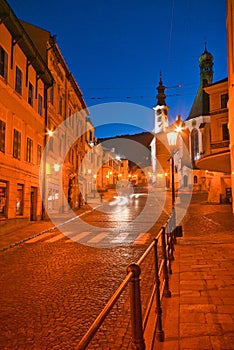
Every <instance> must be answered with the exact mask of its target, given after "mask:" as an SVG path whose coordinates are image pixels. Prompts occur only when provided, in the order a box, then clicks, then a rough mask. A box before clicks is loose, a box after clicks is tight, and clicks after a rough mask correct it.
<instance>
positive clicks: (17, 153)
mask: <svg viewBox="0 0 234 350" xmlns="http://www.w3.org/2000/svg"><path fill="white" fill-rule="evenodd" d="M13 157H14V158H16V159H19V160H20V157H21V132H20V131H19V130H17V129H14V134H13Z"/></svg>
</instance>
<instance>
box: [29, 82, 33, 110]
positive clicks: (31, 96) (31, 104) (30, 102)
mask: <svg viewBox="0 0 234 350" xmlns="http://www.w3.org/2000/svg"><path fill="white" fill-rule="evenodd" d="M33 102H34V86H33V84H32V83H31V82H30V81H29V82H28V103H29V104H30V106H32V107H33Z"/></svg>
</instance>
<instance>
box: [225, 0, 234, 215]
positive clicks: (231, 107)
mask: <svg viewBox="0 0 234 350" xmlns="http://www.w3.org/2000/svg"><path fill="white" fill-rule="evenodd" d="M226 6H227V21H226V25H227V57H228V60H227V61H228V95H229V99H228V118H229V120H228V127H229V134H230V146H229V147H230V152H231V183H232V210H233V212H234V200H233V193H234V4H233V0H227V1H226Z"/></svg>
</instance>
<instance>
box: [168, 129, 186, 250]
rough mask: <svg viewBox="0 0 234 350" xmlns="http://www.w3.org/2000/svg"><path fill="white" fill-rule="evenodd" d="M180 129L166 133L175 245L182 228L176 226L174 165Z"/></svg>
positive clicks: (180, 235)
mask: <svg viewBox="0 0 234 350" xmlns="http://www.w3.org/2000/svg"><path fill="white" fill-rule="evenodd" d="M181 130H182V129H181V127H178V126H177V127H176V128H175V129H174V130H172V131H169V132H167V140H168V144H169V147H170V151H171V192H172V195H171V201H172V217H171V218H172V231H173V235H174V242H175V243H176V237H182V235H183V233H182V226H177V224H176V211H175V165H174V155H175V152H176V142H177V136H178V133H179V132H180V131H181Z"/></svg>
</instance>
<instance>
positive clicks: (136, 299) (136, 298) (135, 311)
mask: <svg viewBox="0 0 234 350" xmlns="http://www.w3.org/2000/svg"><path fill="white" fill-rule="evenodd" d="M159 238H161V240H162V258H161V261H160V264H159V263H158V240H159ZM175 243H176V237H175V227H174V217H173V213H172V215H171V216H170V217H169V219H168V220H167V222H166V224H165V225H164V226H162V228H161V229H160V231H159V233H158V234H157V236H156V237H155V238H154V240H153V241H152V242H151V244H150V245H149V247H148V248H147V249H146V251H145V252H144V253H143V254H142V256H141V257H140V258H139V259H138V261H137V262H136V263H135V264H131V265H129V267H128V273H127V276H126V277H125V279H124V280H123V281H122V283H121V284H120V286H119V287H118V288H117V290H116V291H115V293H114V294H113V295H112V297H111V298H110V299H109V301H108V302H107V304H106V305H105V307H104V308H103V310H102V311H101V312H100V314H99V315H98V317H97V318H96V320H95V321H94V322H93V324H92V325H91V327H90V328H89V329H88V331H87V332H86V333H85V335H84V336H83V338H82V339H81V340H80V342H79V344H78V345H77V347H76V348H75V350H84V349H86V347H87V346H88V345H89V343H90V342H91V341H92V339H93V337H94V336H95V334H96V333H97V331H98V330H99V328H100V327H101V325H102V323H103V322H104V320H105V318H106V317H107V316H108V314H109V313H110V311H111V309H112V308H113V306H114V305H115V304H116V302H117V300H118V299H119V297H120V295H121V294H122V293H123V291H124V290H125V288H126V286H127V285H128V284H129V283H130V282H131V289H130V301H131V318H132V342H133V343H134V341H136V342H137V344H138V345H137V346H138V347H137V349H139V350H144V349H145V343H144V338H143V332H144V331H145V329H146V326H147V321H148V318H149V314H150V310H151V308H152V305H153V301H154V297H156V320H155V327H157V328H158V329H157V331H156V330H154V333H155V332H156V337H157V339H158V340H159V341H163V340H164V332H163V328H162V309H161V300H162V298H163V296H165V297H170V296H171V292H170V289H169V274H170V273H172V271H171V261H170V260H173V259H174V257H173V251H174V244H175ZM152 249H154V260H155V283H154V285H153V289H152V292H151V295H150V298H149V302H148V305H147V307H146V311H145V315H144V319H143V320H142V314H141V313H142V311H141V297H140V278H139V276H140V273H141V268H140V265H141V264H142V263H143V261H144V260H145V258H146V257H147V256H148V255H149V253H150V252H151V251H152ZM162 274H163V281H162V284H161V290H160V288H159V286H160V276H161V275H162ZM136 338H137V339H136Z"/></svg>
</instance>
